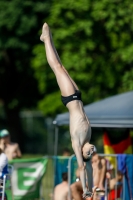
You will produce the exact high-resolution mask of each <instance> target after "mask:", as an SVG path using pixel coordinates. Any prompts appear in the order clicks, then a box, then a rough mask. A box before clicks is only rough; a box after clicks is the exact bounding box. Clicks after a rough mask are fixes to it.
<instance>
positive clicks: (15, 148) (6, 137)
mask: <svg viewBox="0 0 133 200" xmlns="http://www.w3.org/2000/svg"><path fill="white" fill-rule="evenodd" d="M0 143H1V146H2V149H3V151H4V152H5V154H6V156H7V158H8V160H12V159H14V158H21V156H22V154H21V151H20V148H19V145H18V144H17V143H13V142H11V140H10V134H9V131H8V130H6V129H3V130H1V131H0Z"/></svg>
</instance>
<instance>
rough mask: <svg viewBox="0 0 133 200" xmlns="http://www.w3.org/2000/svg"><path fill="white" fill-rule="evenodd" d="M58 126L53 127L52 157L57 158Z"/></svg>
mask: <svg viewBox="0 0 133 200" xmlns="http://www.w3.org/2000/svg"><path fill="white" fill-rule="evenodd" d="M58 132H59V129H58V126H55V143H54V156H57V150H58Z"/></svg>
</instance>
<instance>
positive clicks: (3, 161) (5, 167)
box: [0, 148, 8, 178]
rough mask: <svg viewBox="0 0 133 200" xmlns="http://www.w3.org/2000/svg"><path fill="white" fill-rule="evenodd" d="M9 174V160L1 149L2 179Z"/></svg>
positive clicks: (0, 168)
mask: <svg viewBox="0 0 133 200" xmlns="http://www.w3.org/2000/svg"><path fill="white" fill-rule="evenodd" d="M7 173H8V159H7V156H6V155H5V153H3V151H2V149H1V148H0V178H3V176H4V175H5V174H7Z"/></svg>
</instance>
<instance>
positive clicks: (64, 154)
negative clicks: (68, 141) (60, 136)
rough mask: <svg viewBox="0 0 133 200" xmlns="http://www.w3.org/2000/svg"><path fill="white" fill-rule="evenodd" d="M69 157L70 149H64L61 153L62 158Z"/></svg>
mask: <svg viewBox="0 0 133 200" xmlns="http://www.w3.org/2000/svg"><path fill="white" fill-rule="evenodd" d="M70 155H71V152H70V149H69V148H67V147H65V148H64V149H63V153H62V156H70Z"/></svg>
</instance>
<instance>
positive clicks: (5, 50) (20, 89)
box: [0, 0, 50, 148]
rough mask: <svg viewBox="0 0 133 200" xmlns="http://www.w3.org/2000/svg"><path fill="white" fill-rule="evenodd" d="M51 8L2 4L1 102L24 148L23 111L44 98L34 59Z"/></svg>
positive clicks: (15, 2)
mask: <svg viewBox="0 0 133 200" xmlns="http://www.w3.org/2000/svg"><path fill="white" fill-rule="evenodd" d="M49 6H50V1H45V2H42V1H38V0H35V1H31V0H29V1H21V0H11V1H8V0H1V1H0V99H1V100H2V102H3V105H4V110H5V114H6V124H4V125H5V126H6V127H7V128H8V129H9V131H10V132H11V134H12V138H13V139H14V140H17V141H18V142H19V143H20V144H21V148H22V147H23V142H24V141H23V133H22V129H21V124H20V120H19V112H20V111H21V110H22V109H24V108H29V109H31V108H35V107H36V102H37V101H38V99H39V98H41V95H40V94H39V92H38V89H37V81H36V80H35V78H34V77H33V69H32V68H31V65H30V60H31V57H33V54H32V48H33V46H34V45H36V44H38V42H39V35H38V30H39V29H40V27H41V26H42V23H43V19H44V18H45V17H46V16H47V15H48V13H49V12H48V10H49ZM3 128H4V127H3Z"/></svg>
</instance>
